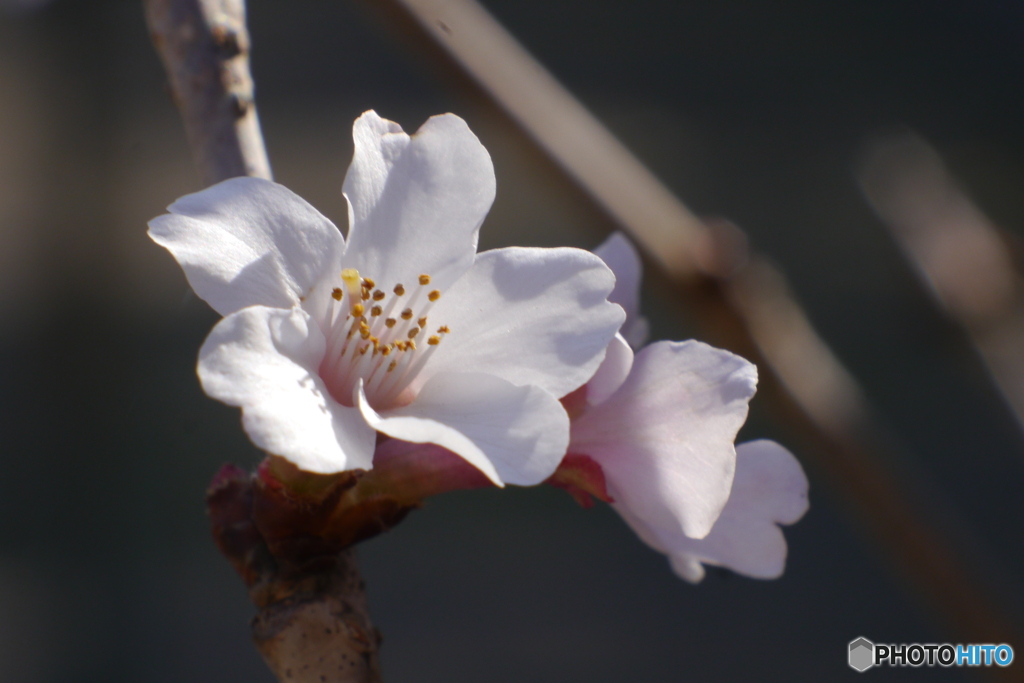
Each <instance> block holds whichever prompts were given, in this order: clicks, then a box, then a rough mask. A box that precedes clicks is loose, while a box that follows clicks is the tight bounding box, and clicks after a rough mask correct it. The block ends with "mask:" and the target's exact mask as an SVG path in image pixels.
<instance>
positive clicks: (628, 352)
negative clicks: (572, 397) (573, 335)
mask: <svg viewBox="0 0 1024 683" xmlns="http://www.w3.org/2000/svg"><path fill="white" fill-rule="evenodd" d="M632 367H633V349H631V348H629V344H627V343H626V340H625V339H623V337H622V335H621V334H616V335H615V337H614V338H613V339H612V342H611V343H610V344H609V345H608V350H607V351H606V352H605V354H604V360H603V361H601V365H599V366H598V368H597V372H595V373H594V376H593V377H591V378H590V381H589V382H587V403H588V404H590V405H592V406H593V405H598V404H599V403H604V402H605V401H607V400H608V399H609V398H610V397H611V395H612V394H614V393H615V392H616V391H618V389H619V387H621V386H622V383H623V382H625V381H626V378H627V377H629V371H630V369H632Z"/></svg>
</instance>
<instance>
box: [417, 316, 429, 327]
mask: <svg viewBox="0 0 1024 683" xmlns="http://www.w3.org/2000/svg"><path fill="white" fill-rule="evenodd" d="M416 323H417V324H418V325H419V326H420V327H426V326H427V316H423V317H422V318H420V319H419V320H417V321H416Z"/></svg>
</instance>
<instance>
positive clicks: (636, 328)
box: [594, 232, 648, 349]
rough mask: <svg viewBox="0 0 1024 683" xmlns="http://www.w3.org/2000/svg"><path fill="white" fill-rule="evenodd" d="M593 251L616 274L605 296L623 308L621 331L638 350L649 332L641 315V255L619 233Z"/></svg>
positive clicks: (614, 233)
mask: <svg viewBox="0 0 1024 683" xmlns="http://www.w3.org/2000/svg"><path fill="white" fill-rule="evenodd" d="M594 253H595V254H597V255H598V256H600V257H601V260H602V261H604V262H605V263H607V264H608V267H609V268H611V269H612V272H613V273H615V289H613V290H612V293H611V294H609V295H608V301H611V302H612V303H616V304H618V305H620V306H622V308H623V309H625V311H626V322H625V323H623V324H622V329H621V330H620V333H621V334H622V336H623V337H625V339H626V341H627V342H629V345H630V346H632V347H633V348H634V349H639V348H640V347H641V346H643V345H644V342H645V341H647V332H648V325H647V318H645V317H643V316H642V315H640V280H641V277H642V276H643V263H642V262H641V261H640V254H638V253H637V251H636V247H634V246H633V243H632V242H631V241H630V240H629V238H628V237H626V236H625V235H624V234H623V233H621V232H613V233H612V234H611V235H610V236H609V237H608V239H606V240H605V241H604V242H602V243H601V245H600V246H599V247H597V248H596V249H594Z"/></svg>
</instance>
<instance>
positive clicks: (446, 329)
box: [437, 325, 451, 334]
mask: <svg viewBox="0 0 1024 683" xmlns="http://www.w3.org/2000/svg"><path fill="white" fill-rule="evenodd" d="M449 332H451V329H450V328H449V327H448V326H447V325H441V327H439V328H437V333H438V334H448V333H449Z"/></svg>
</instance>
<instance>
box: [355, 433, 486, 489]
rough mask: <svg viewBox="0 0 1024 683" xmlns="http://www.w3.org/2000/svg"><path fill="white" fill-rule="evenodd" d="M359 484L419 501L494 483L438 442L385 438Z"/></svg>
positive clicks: (378, 446)
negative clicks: (411, 441)
mask: <svg viewBox="0 0 1024 683" xmlns="http://www.w3.org/2000/svg"><path fill="white" fill-rule="evenodd" d="M360 486H364V487H365V486H371V487H373V489H374V490H375V491H381V492H386V494H387V495H390V496H394V497H395V498H398V499H399V500H408V501H420V500H423V499H424V498H427V497H429V496H436V495H437V494H439V493H447V492H448V491H460V490H464V489H478V488H484V487H490V486H494V483H493V482H492V481H491V480H490V479H488V478H487V477H486V476H484V474H483V473H482V472H481V471H480V470H478V469H477V468H476V467H473V466H472V465H470V464H469V462H467V461H466V460H465V459H464V458H461V457H459V456H458V455H456V454H455V453H452V452H451V451H449V450H447V449H445V448H441V447H440V446H438V445H436V444H432V443H409V442H408V441H400V440H399V439H384V440H383V441H382V442H381V443H379V444H378V445H377V450H376V451H374V453H373V470H371V471H370V472H368V473H367V474H366V475H365V476H363V478H362V479H360Z"/></svg>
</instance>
